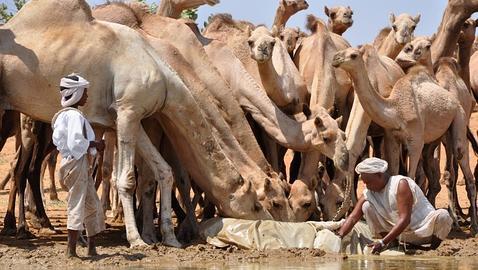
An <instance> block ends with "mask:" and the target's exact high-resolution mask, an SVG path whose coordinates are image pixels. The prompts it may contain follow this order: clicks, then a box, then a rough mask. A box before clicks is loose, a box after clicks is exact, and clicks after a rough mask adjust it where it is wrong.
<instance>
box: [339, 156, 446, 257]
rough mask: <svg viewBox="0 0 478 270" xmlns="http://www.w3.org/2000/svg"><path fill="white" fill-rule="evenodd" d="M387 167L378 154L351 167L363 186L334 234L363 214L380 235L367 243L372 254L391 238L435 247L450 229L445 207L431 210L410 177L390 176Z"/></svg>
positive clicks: (341, 233)
mask: <svg viewBox="0 0 478 270" xmlns="http://www.w3.org/2000/svg"><path fill="white" fill-rule="evenodd" d="M387 168H388V163H387V162H386V161H385V160H382V159H379V158H367V159H365V160H364V161H362V162H361V163H359V164H358V165H357V167H356V168H355V171H356V172H357V173H358V174H360V176H361V178H362V180H363V182H364V183H365V186H366V189H365V190H364V191H363V195H362V196H361V197H360V199H359V200H358V202H357V204H356V205H355V208H354V210H353V211H352V213H351V214H350V215H349V216H348V217H347V219H346V220H345V222H344V223H343V225H342V227H341V228H340V229H339V230H338V232H337V234H338V235H339V237H341V238H342V237H343V236H345V235H346V234H348V233H349V232H350V231H351V230H352V228H353V226H354V225H355V224H356V223H357V222H358V221H359V220H360V218H362V216H363V215H365V220H366V221H367V224H368V226H369V227H370V230H371V232H372V235H374V237H377V238H382V239H381V240H379V241H378V242H375V243H373V244H371V247H372V253H373V254H380V252H382V251H383V250H384V249H386V247H387V246H388V244H389V243H391V242H392V241H394V240H399V241H401V242H406V243H411V244H415V245H422V244H431V248H432V249H436V248H437V247H438V246H439V245H440V243H441V241H442V240H444V239H445V238H446V237H447V236H448V233H449V232H450V230H451V224H452V219H451V217H450V215H449V214H448V212H447V211H446V210H445V209H439V210H435V208H433V206H432V205H431V204H430V203H429V202H428V200H427V198H426V197H425V196H424V195H423V192H422V191H421V189H420V188H419V187H418V186H417V184H416V183H415V181H413V180H412V179H411V178H409V177H405V176H401V175H396V176H390V175H388V174H387V173H386V171H387ZM397 238H398V239H397Z"/></svg>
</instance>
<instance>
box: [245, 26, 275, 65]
mask: <svg viewBox="0 0 478 270" xmlns="http://www.w3.org/2000/svg"><path fill="white" fill-rule="evenodd" d="M275 29H276V28H275ZM247 43H248V44H249V49H250V52H251V57H252V59H254V60H256V61H257V62H259V63H265V62H267V61H269V60H271V59H272V51H273V50H274V46H275V44H276V39H275V37H274V36H273V34H272V33H271V32H269V30H268V29H267V28H266V27H264V26H259V27H257V28H256V29H254V31H252V32H250V35H249V39H248V40H247Z"/></svg>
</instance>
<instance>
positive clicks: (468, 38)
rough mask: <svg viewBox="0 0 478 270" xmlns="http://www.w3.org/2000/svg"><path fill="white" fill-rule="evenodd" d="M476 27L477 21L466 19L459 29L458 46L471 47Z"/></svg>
mask: <svg viewBox="0 0 478 270" xmlns="http://www.w3.org/2000/svg"><path fill="white" fill-rule="evenodd" d="M477 26H478V19H477V20H473V19H471V18H469V19H467V20H466V21H465V23H464V24H463V27H462V28H461V32H460V37H459V38H458V43H459V44H468V45H471V44H473V42H474V41H475V30H476V27H477Z"/></svg>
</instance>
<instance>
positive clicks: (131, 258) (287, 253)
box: [0, 113, 478, 269]
mask: <svg viewBox="0 0 478 270" xmlns="http://www.w3.org/2000/svg"><path fill="white" fill-rule="evenodd" d="M471 123H472V124H471V127H472V130H477V129H478V114H477V113H474V114H473V116H472V121H471ZM442 153H444V151H442ZM13 156H14V141H13V140H9V141H8V142H7V144H6V146H5V148H4V150H3V151H2V153H0V178H3V176H4V175H6V174H7V172H8V170H9V169H10V161H11V160H12V159H13ZM470 158H471V160H472V161H471V164H470V165H471V168H472V170H473V169H474V166H475V164H476V162H477V160H476V157H475V156H474V155H473V154H470ZM442 166H443V164H442ZM46 177H48V174H47V175H46ZM46 177H45V178H46ZM460 178H461V176H460ZM48 186H49V183H48V182H47V181H45V188H46V191H47V192H48V189H47V187H48ZM57 187H59V184H58V183H57ZM8 188H9V185H7V188H6V190H3V191H0V228H3V217H4V216H5V211H6V207H7V202H8V191H9V189H8ZM447 196H448V192H447V190H446V187H445V186H442V191H441V192H440V194H439V195H438V198H437V207H439V208H442V207H447V205H448V197H447ZM458 196H459V200H460V204H461V206H462V207H465V208H467V207H468V206H469V203H468V199H467V196H466V191H465V187H464V186H458ZM45 197H46V208H47V212H48V215H49V217H50V220H51V222H52V224H53V226H54V227H55V229H56V230H57V232H58V234H56V235H52V236H42V235H39V234H38V233H37V231H36V230H34V229H31V231H32V232H33V233H34V234H35V235H36V236H37V238H35V239H31V240H18V239H15V237H7V236H0V267H2V268H3V267H9V268H11V267H13V266H14V267H29V266H30V267H31V266H32V265H35V268H45V269H51V268H59V267H73V266H74V267H75V268H80V267H81V268H91V267H95V268H96V267H103V266H107V267H117V266H120V267H126V268H130V267H146V268H149V267H153V266H158V265H161V266H162V267H168V268H169V267H171V268H176V267H192V266H194V267H197V266H199V267H203V266H208V265H209V266H218V265H219V266H224V265H228V264H237V263H248V262H258V261H259V262H260V261H271V260H272V261H274V260H276V261H277V260H283V261H285V262H287V263H288V264H291V265H294V263H304V262H307V261H316V262H317V261H318V262H323V261H337V260H338V261H340V260H342V258H341V257H340V256H329V255H325V254H324V252H322V251H319V250H307V249H303V250H299V249H292V250H276V251H266V252H264V251H244V250H238V249H237V248H227V249H219V248H214V247H211V246H208V245H205V244H201V243H199V244H196V245H192V246H189V247H187V248H185V249H175V248H169V247H164V246H161V245H155V246H152V247H147V248H136V249H130V248H128V243H127V241H126V239H125V233H124V229H123V226H122V224H112V223H109V228H108V229H107V231H106V232H105V233H103V234H102V235H101V236H100V237H99V239H98V245H99V248H98V251H99V253H100V256H98V257H95V258H87V257H86V256H85V255H86V249H85V248H81V247H80V248H79V250H78V253H79V255H80V257H81V258H80V259H72V260H66V259H64V251H65V249H66V235H65V232H66V228H65V226H66V225H65V224H66V217H65V214H66V211H65V206H66V203H65V201H66V199H65V198H66V192H63V191H60V192H59V197H60V200H61V201H59V202H58V201H50V200H49V198H48V194H46V196H45ZM464 229H465V232H464V233H452V234H450V236H449V238H450V239H448V240H446V241H445V242H444V243H443V244H442V245H441V246H440V248H439V249H438V250H436V251H426V252H419V254H418V256H433V257H434V256H477V255H478V239H477V238H472V237H470V236H469V234H468V233H469V232H468V230H467V229H466V228H464Z"/></svg>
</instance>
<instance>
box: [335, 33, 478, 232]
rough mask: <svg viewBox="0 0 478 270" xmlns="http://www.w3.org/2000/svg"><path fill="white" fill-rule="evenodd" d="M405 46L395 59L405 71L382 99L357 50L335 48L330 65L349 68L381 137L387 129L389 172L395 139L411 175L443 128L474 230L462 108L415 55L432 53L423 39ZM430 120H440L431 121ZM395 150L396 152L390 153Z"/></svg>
mask: <svg viewBox="0 0 478 270" xmlns="http://www.w3.org/2000/svg"><path fill="white" fill-rule="evenodd" d="M419 42H425V41H423V40H421V41H420V40H419ZM408 45H410V44H408ZM408 45H407V46H406V47H405V48H404V50H403V51H402V52H401V53H400V54H399V55H398V57H397V59H396V61H397V62H398V63H399V64H400V66H401V67H402V68H404V69H406V75H405V76H404V77H403V78H401V79H399V80H398V81H397V83H396V84H395V85H394V87H393V90H392V92H391V94H390V97H389V98H383V97H382V96H380V95H379V94H378V93H377V92H376V91H375V90H374V89H373V88H372V86H371V84H370V81H369V80H368V77H367V73H366V71H367V70H366V67H365V64H364V62H363V60H362V57H361V52H360V51H359V50H357V49H353V48H350V49H347V50H343V51H340V52H338V53H337V54H336V55H335V56H334V60H333V65H334V66H341V67H342V68H344V69H346V70H347V72H349V73H350V75H351V76H352V79H353V80H354V85H355V92H356V94H357V97H358V99H359V100H360V103H362V106H363V108H364V110H365V112H366V113H367V114H368V115H369V116H370V117H371V118H372V120H373V121H374V122H376V123H377V124H379V125H380V126H382V127H383V128H385V132H386V137H387V134H389V137H388V139H386V147H387V151H386V155H388V156H389V158H388V160H389V161H390V173H391V174H392V175H393V174H396V173H397V172H396V169H397V168H398V166H397V165H398V163H397V156H396V153H397V151H396V150H397V149H398V147H397V146H398V143H399V142H402V143H404V144H405V145H406V147H407V149H408V152H409V155H410V156H409V168H410V169H409V176H410V177H412V178H414V177H415V172H416V168H417V165H418V161H419V159H420V156H421V153H422V149H423V145H424V144H425V143H432V142H435V141H436V140H439V139H440V138H441V137H442V136H443V135H444V134H445V133H448V134H447V138H448V141H449V142H451V145H450V147H451V148H452V149H453V152H454V155H456V157H457V159H458V160H459V164H460V167H461V169H462V171H463V172H464V175H465V179H466V182H467V191H468V198H469V199H470V203H471V215H472V230H473V231H475V232H476V229H478V227H477V223H476V188H475V186H474V179H473V175H472V173H471V170H470V167H469V157H468V142H467V139H466V117H465V113H464V111H463V108H461V106H460V102H459V101H458V100H457V99H456V98H455V97H454V96H453V94H451V93H450V92H448V91H447V90H446V89H444V88H442V87H440V86H439V85H438V84H437V83H436V81H435V79H434V77H433V73H430V71H429V68H428V67H426V66H424V65H422V64H421V61H420V62H419V61H417V60H416V59H418V58H422V56H423V55H426V56H427V58H431V57H430V56H431V53H430V47H431V42H430V41H429V40H428V44H427V45H426V46H424V47H422V46H420V48H419V49H420V50H415V49H413V48H412V49H411V50H409V48H410V47H408ZM415 57H416V58H415ZM429 61H430V60H429ZM430 97H433V99H431V98H430ZM434 119H439V121H433V120H434ZM390 135H391V136H390ZM394 150H395V152H394ZM394 154H395V157H392V156H393V155H394Z"/></svg>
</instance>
